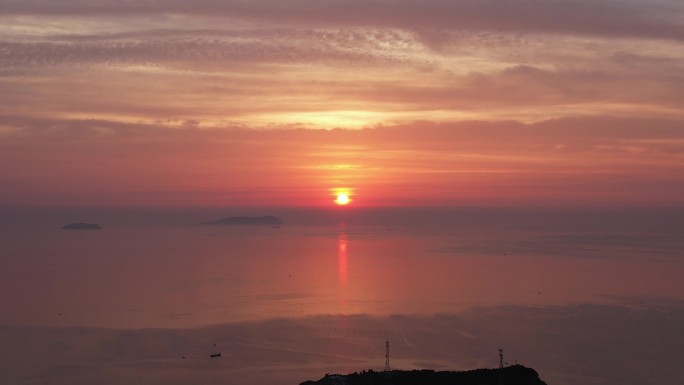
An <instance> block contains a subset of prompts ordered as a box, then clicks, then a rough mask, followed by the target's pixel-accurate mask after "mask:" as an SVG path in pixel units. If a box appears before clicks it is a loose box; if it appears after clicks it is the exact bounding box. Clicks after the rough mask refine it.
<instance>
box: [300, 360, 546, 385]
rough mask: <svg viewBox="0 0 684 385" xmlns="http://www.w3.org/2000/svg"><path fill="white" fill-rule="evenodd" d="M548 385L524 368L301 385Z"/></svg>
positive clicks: (407, 373)
mask: <svg viewBox="0 0 684 385" xmlns="http://www.w3.org/2000/svg"><path fill="white" fill-rule="evenodd" d="M385 384H393V385H441V384H448V385H546V383H545V382H544V381H542V380H541V379H539V374H538V373H537V372H536V371H535V370H534V369H531V368H526V367H524V366H522V365H512V366H507V367H504V368H500V369H476V370H468V371H462V372H451V371H444V372H436V371H434V370H391V371H387V372H375V371H372V370H369V371H363V372H361V373H352V374H346V375H342V374H326V375H325V377H323V378H321V379H320V380H318V381H305V382H302V383H301V384H300V385H385Z"/></svg>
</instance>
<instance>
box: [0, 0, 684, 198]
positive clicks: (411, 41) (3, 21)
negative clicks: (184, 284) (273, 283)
mask: <svg viewBox="0 0 684 385" xmlns="http://www.w3.org/2000/svg"><path fill="white" fill-rule="evenodd" d="M0 186H2V188H0V206H18V207H19V206H20V207H24V206H114V207H118V206H216V205H218V206H248V207H249V206H292V207H299V206H307V207H308V206H312V207H313V206H315V207H319V206H320V207H329V206H334V202H333V201H334V199H335V197H334V195H335V194H336V193H339V192H346V193H348V194H349V195H350V197H351V199H352V202H351V204H350V205H356V206H359V207H364V206H472V205H494V206H506V205H542V206H681V205H682V204H684V3H682V2H681V1H679V0H649V1H635V0H611V1H595V0H591V1H589V0H586V1H584V0H577V1H569V0H555V1H542V0H518V1H506V0H488V1H483V0H453V1H444V0H422V1H409V0H392V1H390V0H373V1H371V0H364V1H361V0H344V1H343V0H318V1H306V0H249V1H247V0H243V1H237V0H194V1H192V2H190V1H181V0H146V1H114V0H52V1H41V0H0Z"/></svg>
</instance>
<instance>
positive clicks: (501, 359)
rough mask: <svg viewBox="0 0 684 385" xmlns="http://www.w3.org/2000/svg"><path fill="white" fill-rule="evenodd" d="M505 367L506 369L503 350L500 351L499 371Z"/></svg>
mask: <svg viewBox="0 0 684 385" xmlns="http://www.w3.org/2000/svg"><path fill="white" fill-rule="evenodd" d="M503 367H504V361H503V349H499V369H502V368H503Z"/></svg>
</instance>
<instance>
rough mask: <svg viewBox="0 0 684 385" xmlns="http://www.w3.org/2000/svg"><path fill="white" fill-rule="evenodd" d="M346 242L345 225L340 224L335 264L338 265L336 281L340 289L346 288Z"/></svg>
mask: <svg viewBox="0 0 684 385" xmlns="http://www.w3.org/2000/svg"><path fill="white" fill-rule="evenodd" d="M347 247H348V241H347V225H346V223H342V224H340V232H339V235H338V237H337V264H338V279H339V283H340V289H344V288H345V287H346V286H347V278H348V271H347V265H348V250H347Z"/></svg>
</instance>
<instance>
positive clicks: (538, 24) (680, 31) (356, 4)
mask: <svg viewBox="0 0 684 385" xmlns="http://www.w3.org/2000/svg"><path fill="white" fill-rule="evenodd" d="M682 11H683V9H682V7H681V5H680V4H679V3H676V2H672V1H652V2H649V3H648V5H645V4H643V3H641V2H636V1H627V0H625V1H612V2H595V1H586V0H579V1H569V0H564V1H553V2H551V1H539V0H525V1H515V2H513V1H477V0H459V1H450V2H444V1H439V0H429V1H421V2H420V3H416V2H413V1H408V0H398V1H392V0H386V1H373V2H368V1H358V0H354V1H348V0H344V1H343V0H324V1H317V2H316V3H311V2H309V1H304V0H287V1H273V0H263V1H216V0H198V1H195V2H193V4H192V5H190V4H188V3H187V2H185V1H180V0H172V1H160V0H153V1H145V2H123V3H122V2H120V1H114V0H100V1H91V0H88V1H85V0H65V1H59V2H43V1H37V0H22V1H4V2H3V3H1V4H0V12H2V13H4V14H9V15H11V14H17V15H48V16H55V15H79V16H89V15H107V16H117V15H118V16H124V15H137V14H175V15H185V16H195V17H197V16H203V17H207V16H210V17H226V18H233V19H246V20H253V21H258V22H262V23H268V24H277V25H286V26H293V25H298V26H302V25H306V26H311V27H322V26H325V27H331V26H333V27H344V28H347V27H364V28H369V27H370V28H400V29H408V30H414V31H420V30H424V29H448V30H494V31H500V32H520V33H553V34H572V35H591V36H605V37H627V38H655V39H674V40H681V39H682V36H684V26H682V24H681V23H680V22H679V20H680V17H681V14H682Z"/></svg>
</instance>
